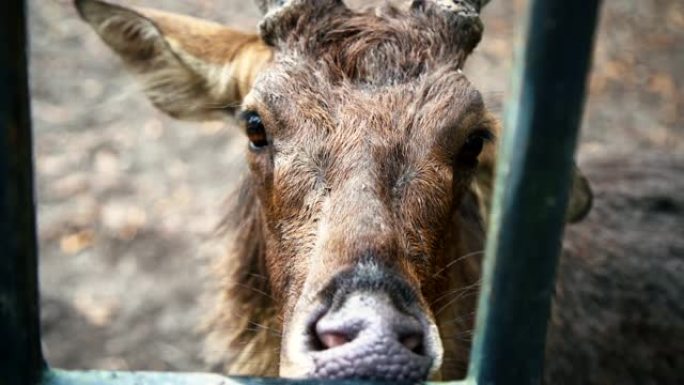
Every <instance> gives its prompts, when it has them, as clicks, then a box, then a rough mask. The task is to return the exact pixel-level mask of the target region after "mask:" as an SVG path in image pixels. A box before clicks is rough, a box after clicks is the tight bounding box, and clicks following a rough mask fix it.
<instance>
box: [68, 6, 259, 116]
mask: <svg viewBox="0 0 684 385" xmlns="http://www.w3.org/2000/svg"><path fill="white" fill-rule="evenodd" d="M75 4H76V7H77V8H78V11H79V13H80V15H81V17H82V18H83V19H84V20H85V21H87V22H88V23H89V24H90V25H91V26H92V27H93V29H94V30H95V32H97V34H98V35H100V37H101V38H102V40H104V42H105V43H107V45H109V47H111V48H112V49H113V50H114V51H115V52H116V53H117V54H119V56H121V58H122V59H123V61H124V63H125V64H126V66H127V67H128V68H129V69H130V70H131V71H132V72H133V73H135V74H136V75H138V76H139V79H140V80H141V82H142V83H143V86H144V90H145V93H146V94H147V96H148V97H149V99H150V100H151V101H152V103H153V104H154V105H155V106H156V107H158V108H159V109H160V110H162V111H164V112H166V113H168V114H169V115H171V116H173V117H175V118H180V119H193V120H198V119H201V120H204V119H213V118H218V117H220V116H224V114H225V110H226V109H228V110H230V109H233V108H235V107H238V106H239V104H240V102H241V101H242V98H243V97H244V96H245V95H246V94H247V93H248V92H249V90H250V88H251V85H252V83H253V81H254V78H255V77H256V75H257V74H258V72H259V71H260V70H261V69H262V68H263V67H264V66H265V65H266V64H267V63H269V62H270V61H271V57H272V51H271V48H270V47H268V46H266V45H265V44H264V43H263V42H262V41H261V39H260V38H259V36H258V35H256V34H248V33H242V32H238V31H235V30H232V29H229V28H226V27H224V26H222V25H220V24H216V23H213V22H209V21H204V20H199V19H195V18H192V17H188V16H182V15H177V14H172V13H167V12H161V11H156V10H149V9H128V8H124V7H121V6H118V5H113V4H109V3H105V2H103V1H100V0H75Z"/></svg>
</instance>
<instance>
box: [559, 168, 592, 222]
mask: <svg viewBox="0 0 684 385" xmlns="http://www.w3.org/2000/svg"><path fill="white" fill-rule="evenodd" d="M593 202H594V194H593V193H592V191H591V186H590V185H589V181H588V180H587V178H586V177H585V176H584V175H582V172H581V171H580V169H579V168H577V167H575V169H574V170H573V173H572V187H571V188H570V201H569V202H568V211H567V212H566V213H565V219H566V221H567V222H569V223H575V222H579V221H581V220H582V219H584V217H586V216H587V214H589V211H591V206H592V204H593Z"/></svg>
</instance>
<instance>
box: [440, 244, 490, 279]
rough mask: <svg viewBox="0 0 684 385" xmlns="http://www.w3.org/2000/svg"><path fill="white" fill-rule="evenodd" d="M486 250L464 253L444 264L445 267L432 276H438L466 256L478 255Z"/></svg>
mask: <svg viewBox="0 0 684 385" xmlns="http://www.w3.org/2000/svg"><path fill="white" fill-rule="evenodd" d="M484 252H485V251H484V250H478V251H472V252H470V253H467V254H464V255H462V256H460V257H458V258H456V259H454V260H453V261H451V262H449V263H447V264H446V266H444V267H443V268H441V269H439V270H438V271H437V272H436V273H434V274H433V275H432V278H436V277H437V276H438V275H439V274H440V273H442V272H443V271H444V270H446V269H448V268H450V267H451V266H453V265H454V264H456V263H458V262H461V261H463V260H465V259H466V258H470V257H473V256H476V255H481V254H484Z"/></svg>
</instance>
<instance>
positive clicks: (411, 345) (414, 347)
mask: <svg viewBox="0 0 684 385" xmlns="http://www.w3.org/2000/svg"><path fill="white" fill-rule="evenodd" d="M399 342H400V343H401V344H402V345H404V347H405V348H406V349H408V350H410V351H412V352H414V353H416V354H418V355H423V354H424V353H425V352H424V350H425V349H424V348H423V334H422V333H411V334H406V335H404V336H402V337H400V338H399Z"/></svg>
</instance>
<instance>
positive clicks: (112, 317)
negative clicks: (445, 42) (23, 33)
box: [29, 0, 684, 370]
mask: <svg viewBox="0 0 684 385" xmlns="http://www.w3.org/2000/svg"><path fill="white" fill-rule="evenodd" d="M377 2H378V1H370V2H368V1H360V0H357V1H353V2H349V3H351V4H355V5H359V4H364V5H368V4H370V3H377ZM119 3H121V4H126V5H132V6H148V7H157V8H160V9H165V10H169V11H174V12H182V13H185V14H189V15H193V16H197V17H203V18H207V19H211V20H214V21H218V22H222V23H226V24H228V25H231V26H235V27H236V28H239V29H242V30H246V31H255V26H256V24H257V22H258V20H259V13H258V11H257V9H256V6H254V5H253V4H252V3H251V2H249V1H245V0H193V1H183V0H135V1H134V0H129V1H119ZM524 3H525V2H524V1H521V0H518V1H502V0H492V2H491V3H490V5H489V6H488V7H487V8H486V9H485V10H484V11H483V18H484V23H485V28H486V30H485V37H484V40H483V41H482V43H481V44H480V46H479V48H478V49H477V51H476V52H475V53H474V54H473V56H472V58H471V59H470V61H469V62H468V64H467V66H466V70H465V72H466V74H467V75H468V76H469V77H470V78H471V80H472V81H473V83H474V84H475V85H476V86H477V87H479V89H480V90H481V91H482V92H483V93H484V94H485V96H486V99H487V100H488V101H489V103H490V105H491V107H492V109H493V110H494V111H495V112H497V113H498V114H501V112H502V107H501V104H502V101H503V100H504V99H505V95H506V93H507V90H508V87H509V73H510V69H511V61H512V48H513V41H514V36H515V34H516V33H517V28H518V27H520V22H521V16H522V14H523V10H524ZM29 5H30V33H31V91H32V97H33V116H34V130H35V153H36V162H35V164H36V173H37V190H38V208H39V218H38V219H39V237H40V249H41V268H40V281H41V290H42V292H41V295H42V298H41V305H42V327H43V342H44V349H45V352H46V355H47V358H48V361H49V363H50V364H51V365H52V366H54V367H61V368H68V369H84V368H92V369H121V370H143V369H144V370H203V369H204V365H203V363H202V359H201V355H200V351H201V342H202V336H201V333H199V332H198V325H199V323H200V320H201V319H202V315H203V312H204V311H203V309H204V308H203V302H204V299H203V297H204V295H203V293H204V292H206V290H205V289H206V288H207V286H208V285H210V277H208V275H207V273H206V267H207V265H208V263H209V261H210V260H211V257H212V256H213V255H215V253H216V252H217V250H218V249H220V247H221V246H220V240H217V239H215V237H214V236H213V230H214V228H215V226H216V224H217V223H218V221H219V220H220V219H221V217H222V215H224V200H225V199H226V198H227V197H228V195H229V192H230V191H231V189H232V188H233V187H234V186H235V182H236V181H237V180H239V178H240V175H241V174H242V173H243V171H244V167H243V163H242V154H243V151H244V149H245V148H246V139H244V138H243V136H242V135H241V134H240V132H239V130H238V129H237V128H236V127H235V124H234V122H233V121H232V120H231V119H229V118H227V119H226V121H225V122H212V123H186V122H178V121H174V120H172V119H170V118H167V117H165V116H164V115H162V114H161V113H159V112H157V111H156V110H155V109H154V108H153V107H152V106H151V105H150V104H149V103H148V102H147V100H146V99H145V98H144V97H143V95H142V93H141V92H140V91H139V88H138V87H137V85H136V84H135V83H134V81H133V79H132V78H131V77H130V76H128V75H127V74H126V72H125V71H124V69H123V67H122V65H121V63H120V61H119V60H118V58H117V57H115V56H114V55H113V54H112V53H111V52H110V51H109V50H108V49H107V48H106V47H105V45H104V44H103V43H102V42H101V41H100V40H99V38H98V37H97V36H96V35H95V33H94V32H93V31H92V30H91V29H90V28H89V27H88V26H86V25H85V24H84V23H83V22H81V21H80V19H79V18H78V16H77V14H76V12H75V10H74V8H73V6H72V2H71V1H70V0H29ZM682 47H684V3H683V2H681V1H679V0H650V1H644V0H620V1H605V2H604V7H603V11H602V16H601V23H600V26H599V34H598V39H597V46H596V49H595V58H594V65H593V72H592V75H591V79H590V85H589V91H590V95H589V98H588V101H587V107H586V111H585V116H584V122H583V132H582V142H581V145H580V149H579V155H578V157H579V163H580V165H581V164H582V162H583V161H585V160H586V159H589V158H601V157H605V156H624V157H628V156H630V154H634V153H636V152H660V153H672V154H674V153H677V152H679V153H681V151H682V149H684V140H683V139H684V114H683V113H682V110H683V109H684V92H683V91H682V88H683V87H684V49H682Z"/></svg>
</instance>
